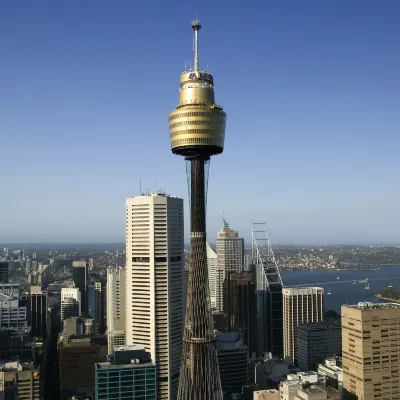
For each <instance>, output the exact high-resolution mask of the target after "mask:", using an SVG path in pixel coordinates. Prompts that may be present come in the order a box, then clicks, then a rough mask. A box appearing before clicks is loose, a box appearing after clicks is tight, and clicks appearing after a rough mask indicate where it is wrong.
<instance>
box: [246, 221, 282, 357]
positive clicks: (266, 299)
mask: <svg viewBox="0 0 400 400" xmlns="http://www.w3.org/2000/svg"><path fill="white" fill-rule="evenodd" d="M252 225H253V227H252V260H253V264H252V265H251V271H252V274H253V279H254V281H255V283H256V298H257V317H256V318H257V353H259V354H260V353H266V352H267V353H272V354H273V356H277V357H283V300H282V279H281V276H280V273H279V268H278V265H277V263H276V260H275V256H274V252H273V250H272V247H271V244H270V242H269V239H268V233H267V224H266V223H265V222H253V224H252Z"/></svg>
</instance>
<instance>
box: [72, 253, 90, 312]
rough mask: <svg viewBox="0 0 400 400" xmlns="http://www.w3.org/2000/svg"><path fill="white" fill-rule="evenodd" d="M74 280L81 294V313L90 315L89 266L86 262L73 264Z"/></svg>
mask: <svg viewBox="0 0 400 400" xmlns="http://www.w3.org/2000/svg"><path fill="white" fill-rule="evenodd" d="M72 279H73V281H74V284H75V287H76V288H78V289H79V291H80V293H81V313H82V315H84V316H85V315H87V313H88V293H87V292H88V265H87V263H86V261H74V262H73V263H72Z"/></svg>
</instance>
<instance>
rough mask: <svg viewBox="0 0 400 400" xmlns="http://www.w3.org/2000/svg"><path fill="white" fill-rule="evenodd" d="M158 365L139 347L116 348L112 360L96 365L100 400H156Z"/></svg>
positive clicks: (96, 392)
mask: <svg viewBox="0 0 400 400" xmlns="http://www.w3.org/2000/svg"><path fill="white" fill-rule="evenodd" d="M156 383H157V371H156V365H155V364H154V363H153V362H152V361H151V358H150V354H149V353H147V352H146V351H145V350H144V348H140V347H138V346H120V347H115V351H114V356H113V357H112V358H111V359H110V362H102V363H97V364H96V366H95V394H96V396H95V398H96V399H97V400H108V399H131V400H139V399H140V400H154V399H155V398H156V390H157V386H156Z"/></svg>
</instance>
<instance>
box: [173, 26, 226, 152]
mask: <svg viewBox="0 0 400 400" xmlns="http://www.w3.org/2000/svg"><path fill="white" fill-rule="evenodd" d="M200 28H201V24H200V22H199V21H198V20H195V21H193V23H192V29H193V31H194V68H193V70H191V71H185V72H183V73H182V75H181V82H180V88H179V92H180V93H179V104H178V106H177V107H176V109H175V110H174V111H172V112H171V113H169V115H168V121H169V132H170V139H171V149H172V152H173V153H174V154H178V155H182V156H185V157H189V158H190V157H193V156H199V155H201V156H205V157H210V156H212V155H215V154H220V153H222V151H223V149H224V139H225V125H226V114H225V112H224V111H223V109H222V107H221V106H218V105H217V104H215V99H214V78H213V76H212V75H211V74H210V73H208V72H207V71H205V70H202V69H200V67H199V53H198V32H199V30H200Z"/></svg>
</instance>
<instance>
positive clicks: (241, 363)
mask: <svg viewBox="0 0 400 400" xmlns="http://www.w3.org/2000/svg"><path fill="white" fill-rule="evenodd" d="M216 347H217V356H218V364H219V373H220V376H221V386H222V391H223V392H224V393H225V394H232V393H241V392H242V387H243V386H246V385H247V384H248V376H249V366H248V365H249V357H248V352H247V346H245V345H243V341H242V335H241V334H240V333H238V332H235V333H225V334H217V337H216Z"/></svg>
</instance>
